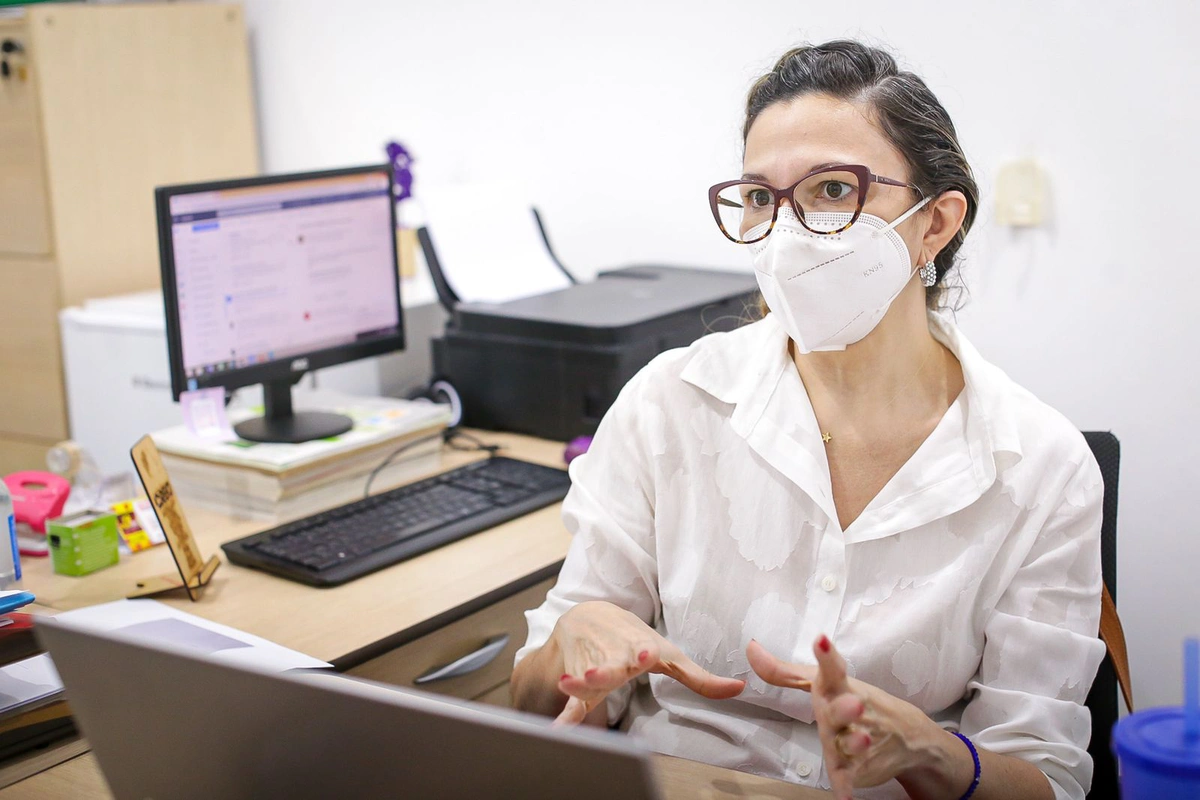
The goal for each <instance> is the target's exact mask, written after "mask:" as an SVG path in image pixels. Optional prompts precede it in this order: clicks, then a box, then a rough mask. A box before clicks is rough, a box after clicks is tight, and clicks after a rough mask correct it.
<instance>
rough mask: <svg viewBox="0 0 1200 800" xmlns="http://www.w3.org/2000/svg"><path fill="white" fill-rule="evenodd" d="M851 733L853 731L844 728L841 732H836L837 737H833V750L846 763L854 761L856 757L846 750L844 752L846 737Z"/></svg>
mask: <svg viewBox="0 0 1200 800" xmlns="http://www.w3.org/2000/svg"><path fill="white" fill-rule="evenodd" d="M852 732H853V731H851V729H850V728H844V729H843V730H841V731H839V732H838V734H837V736H834V737H833V747H834V749H835V750H837V752H838V755H839V756H841V757H842V758H844V759H845V760H846V761H852V760H853V759H854V757H855V756H856V755H857V754H856V753H851V752H849V751H848V750H846V737H847V736H849V735H850V734H851V733H852Z"/></svg>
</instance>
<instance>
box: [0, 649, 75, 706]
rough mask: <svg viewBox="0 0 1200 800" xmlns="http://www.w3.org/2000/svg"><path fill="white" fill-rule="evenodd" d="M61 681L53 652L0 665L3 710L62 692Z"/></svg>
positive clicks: (0, 703)
mask: <svg viewBox="0 0 1200 800" xmlns="http://www.w3.org/2000/svg"><path fill="white" fill-rule="evenodd" d="M62 689H63V685H62V681H61V680H60V679H59V677H58V672H57V671H55V669H54V662H53V661H51V660H50V656H48V655H46V654H45V653H42V654H41V655H37V656H33V657H32V658H26V659H24V660H23V661H17V662H15V663H12V664H8V665H7V666H5V667H2V668H0V714H3V715H4V716H6V717H7V716H9V715H10V714H11V713H12V712H15V711H16V710H17V709H20V708H22V707H24V706H27V705H32V704H34V703H36V702H37V701H38V700H41V699H43V698H47V697H51V696H53V695H57V694H60V693H62Z"/></svg>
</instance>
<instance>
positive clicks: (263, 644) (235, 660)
mask: <svg viewBox="0 0 1200 800" xmlns="http://www.w3.org/2000/svg"><path fill="white" fill-rule="evenodd" d="M55 619H56V620H57V621H60V622H66V623H69V624H71V625H72V626H76V627H78V628H82V629H85V630H92V631H112V632H115V633H119V634H120V635H121V636H122V637H124V638H129V639H135V640H139V641H145V642H147V643H148V644H155V645H157V646H159V647H162V648H164V649H169V650H175V651H178V652H181V653H192V654H195V655H203V656H206V657H207V658H210V659H212V660H213V661H219V662H222V663H226V664H230V665H234V666H248V667H252V668H256V669H259V670H267V671H271V672H284V671H286V670H289V669H314V668H321V667H330V666H332V665H331V664H329V663H327V662H325V661H320V660H318V659H315V658H313V657H311V656H306V655H304V654H303V653H298V652H296V651H295V650H289V649H288V648H286V647H281V646H280V645H277V644H275V643H274V642H269V641H267V640H266V639H263V638H260V637H258V636H252V635H250V634H248V633H244V632H243V631H239V630H237V629H236V628H230V627H228V626H227V625H220V624H218V623H216V622H209V621H208V620H206V619H203V618H202V617H197V616H194V615H192V614H188V613H186V612H184V611H179V610H177V609H175V608H173V607H172V606H168V605H163V604H162V603H159V602H156V601H154V600H118V601H116V602H114V603H104V604H103V605H98V606H90V607H88V608H80V609H77V610H75V611H67V612H64V613H62V614H59V615H58V616H57V617H55Z"/></svg>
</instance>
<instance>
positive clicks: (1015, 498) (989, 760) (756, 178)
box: [512, 42, 1103, 800]
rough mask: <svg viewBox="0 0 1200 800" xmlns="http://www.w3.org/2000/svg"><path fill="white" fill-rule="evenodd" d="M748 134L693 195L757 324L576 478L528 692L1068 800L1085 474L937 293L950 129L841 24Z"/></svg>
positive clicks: (694, 353)
mask: <svg viewBox="0 0 1200 800" xmlns="http://www.w3.org/2000/svg"><path fill="white" fill-rule="evenodd" d="M744 138H745V157H744V162H743V167H744V174H743V176H742V177H741V178H740V179H737V180H735V181H730V182H727V183H724V184H718V185H717V186H715V187H713V190H712V195H711V197H710V200H711V202H712V207H713V212H714V216H715V217H716V219H717V222H718V224H719V225H720V226H721V229H722V231H723V232H724V233H725V234H726V236H728V237H729V238H731V239H733V240H734V241H739V242H743V243H746V244H748V246H749V248H750V251H751V253H752V255H753V259H754V266H755V271H756V274H757V276H758V280H759V285H760V287H761V288H762V291H763V296H764V299H765V302H766V305H767V306H768V308H769V311H770V313H769V314H767V315H766V316H765V317H764V318H763V319H762V320H760V321H759V322H756V323H754V324H751V325H748V326H745V327H743V328H742V329H740V330H738V331H735V332H732V333H727V334H714V335H711V336H708V337H705V338H704V339H702V340H700V341H698V342H696V343H695V344H694V345H692V346H691V347H688V348H685V349H682V350H675V351H671V352H668V353H664V354H663V355H662V356H660V357H659V358H657V359H655V360H654V361H653V362H652V363H651V364H650V365H649V366H647V367H646V368H645V369H644V370H642V371H641V372H640V373H639V374H638V375H637V376H636V377H635V378H634V379H633V380H632V381H630V382H629V384H628V386H627V387H626V388H625V390H624V391H623V392H622V394H621V396H620V398H619V399H618V400H617V402H616V403H615V404H614V406H613V407H612V409H611V411H610V412H609V413H608V415H607V416H606V417H605V419H604V422H603V424H602V425H601V426H600V429H599V431H598V432H597V434H596V438H595V442H594V444H593V447H592V450H591V452H590V453H589V454H588V455H586V456H585V457H583V458H580V459H578V460H577V462H576V463H575V464H573V465H572V479H573V485H572V489H571V492H570V494H569V495H568V497H567V499H566V501H565V502H564V504H563V513H564V517H565V519H566V522H567V526H568V528H569V529H570V530H571V531H572V533H574V535H575V539H574V542H573V543H572V546H571V550H570V553H569V554H568V556H567V559H566V563H565V564H564V566H563V569H562V572H561V574H560V576H559V579H558V584H557V585H556V586H555V588H554V589H553V590H552V591H551V592H550V594H549V595H548V596H547V598H546V602H545V604H544V605H542V606H541V607H540V608H538V609H536V610H534V611H531V612H529V614H528V615H527V616H528V620H529V640H528V642H527V644H526V646H525V648H523V649H522V650H521V651H520V652H519V653H518V655H517V665H516V669H515V671H514V673H513V680H512V686H513V692H514V698H515V701H516V704H517V706H518V707H521V708H524V709H527V710H532V711H536V712H540V713H543V714H548V715H554V716H556V717H557V718H558V719H559V720H560V721H561V722H564V723H578V722H583V721H587V722H592V723H596V724H605V723H608V724H616V723H618V722H619V723H620V724H621V725H622V726H623V727H625V728H626V729H628V730H629V731H631V732H634V733H636V734H639V735H641V736H642V737H643V738H644V739H645V740H646V741H648V742H649V744H650V745H651V746H652V747H654V748H655V749H657V750H659V751H662V752H666V753H671V754H675V755H679V756H684V757H687V758H692V759H697V760H702V761H708V762H711V763H714V764H719V765H722V766H726V767H731V768H737V769H743V770H749V771H752V772H757V773H761V774H764V775H770V776H774V777H778V778H782V779H786V780H791V781H795V782H799V783H807V784H810V785H823V786H832V788H833V789H834V791H835V793H836V795H837V796H838V797H843V798H844V797H850V796H851V792H852V791H854V790H856V789H859V790H862V791H860V792H859V796H864V797H875V796H879V797H905V796H911V797H915V798H960V797H974V798H976V799H977V800H982V799H983V798H1021V799H1022V800H1029V799H1030V798H1066V797H1069V798H1082V797H1083V796H1084V793H1085V791H1086V790H1087V788H1088V786H1089V785H1090V782H1091V760H1090V758H1089V757H1088V755H1087V753H1086V746H1087V741H1088V735H1089V716H1088V712H1087V710H1086V708H1084V706H1083V705H1082V704H1083V701H1084V698H1085V697H1086V696H1087V692H1088V689H1089V687H1090V685H1091V682H1092V679H1093V677H1094V676H1095V672H1096V668H1097V667H1098V665H1099V663H1100V660H1101V658H1102V655H1103V645H1102V644H1101V643H1100V641H1099V640H1098V639H1097V638H1096V633H1097V627H1098V624H1099V616H1100V589H1101V578H1100V547H1099V536H1100V517H1101V499H1102V491H1103V489H1102V484H1101V478H1100V474H1099V470H1098V468H1097V466H1096V464H1095V461H1094V459H1093V458H1092V456H1091V453H1090V451H1089V450H1088V447H1087V445H1086V443H1085V442H1084V440H1083V437H1082V436H1081V435H1080V434H1079V433H1078V432H1077V431H1076V430H1075V429H1074V428H1073V427H1072V426H1071V424H1070V423H1069V422H1068V421H1067V420H1066V419H1064V418H1063V417H1062V416H1060V415H1059V414H1057V413H1056V412H1055V411H1053V410H1052V409H1050V408H1049V407H1047V406H1045V405H1043V404H1042V403H1040V402H1039V401H1038V400H1037V399H1035V398H1034V397H1033V396H1032V395H1030V394H1029V393H1028V392H1026V391H1024V390H1023V389H1021V388H1020V387H1019V386H1017V385H1015V384H1014V383H1013V382H1012V381H1011V380H1010V379H1009V378H1008V377H1007V376H1006V375H1004V373H1002V372H1001V371H1000V370H999V369H997V368H996V367H994V366H992V365H990V364H989V363H987V362H986V361H984V360H983V358H982V357H981V356H980V355H979V354H978V353H977V352H976V351H975V350H974V349H973V348H972V347H971V345H970V344H969V343H968V342H967V341H966V339H965V338H963V335H962V334H961V333H960V332H959V331H958V329H957V328H956V327H955V326H954V324H953V323H952V322H951V321H950V320H949V319H948V318H947V317H945V316H942V315H941V314H939V313H937V312H936V311H934V310H930V309H934V308H936V306H937V301H938V298H939V296H940V294H941V291H940V290H941V284H942V283H943V281H944V279H945V275H946V273H947V271H948V270H949V269H950V268H951V266H952V265H953V263H954V258H955V254H956V252H957V251H958V249H959V246H960V245H961V244H962V241H963V238H964V236H965V235H966V232H967V230H968V229H969V227H970V224H971V221H972V220H973V218H974V216H975V211H976V207H977V202H978V201H977V190H976V186H975V182H974V179H973V178H972V176H971V172H970V168H969V167H968V165H967V163H966V160H965V158H964V157H963V154H962V149H961V147H960V146H959V144H958V140H957V136H956V133H955V130H954V126H953V124H952V123H951V121H950V119H949V117H948V116H947V114H946V111H945V109H944V108H943V107H942V106H941V104H940V103H939V102H938V101H937V99H936V98H935V97H934V96H933V94H932V93H931V92H930V91H929V89H928V88H927V87H926V86H925V84H924V83H923V82H922V81H921V80H920V78H918V77H916V76H915V75H913V74H911V73H908V72H901V71H899V70H898V69H897V67H896V63H895V61H894V60H893V59H892V57H891V56H889V55H888V54H886V53H884V52H882V51H880V50H877V49H874V48H870V47H866V46H864V45H861V44H858V43H855V42H830V43H828V44H825V45H821V46H818V47H801V48H798V49H796V50H793V51H791V52H789V53H787V54H786V55H784V56H783V58H781V59H780V61H779V62H778V64H776V66H775V68H774V69H773V70H771V72H769V73H768V74H767V75H765V76H763V77H762V78H761V79H760V80H759V81H758V82H757V83H756V84H755V86H754V87H753V89H752V90H751V92H750V96H749V99H748V102H747V114H746V123H745V128H744ZM835 645H836V646H835ZM872 787H874V788H872ZM906 793H907V794H906Z"/></svg>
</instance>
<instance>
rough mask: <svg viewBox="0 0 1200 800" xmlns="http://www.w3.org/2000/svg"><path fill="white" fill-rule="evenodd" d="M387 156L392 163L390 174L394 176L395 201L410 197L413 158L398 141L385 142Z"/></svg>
mask: <svg viewBox="0 0 1200 800" xmlns="http://www.w3.org/2000/svg"><path fill="white" fill-rule="evenodd" d="M386 150H387V157H388V161H390V162H391V164H392V174H393V175H394V176H395V183H396V186H395V192H396V202H397V203H399V202H400V201H401V200H404V199H407V198H409V197H412V185H413V174H412V163H413V161H415V159H414V158H413V157H412V154H411V153H409V152H408V149H407V148H406V147H405V146H404V145H402V144H400V143H399V142H388V143H387V147H386Z"/></svg>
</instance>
